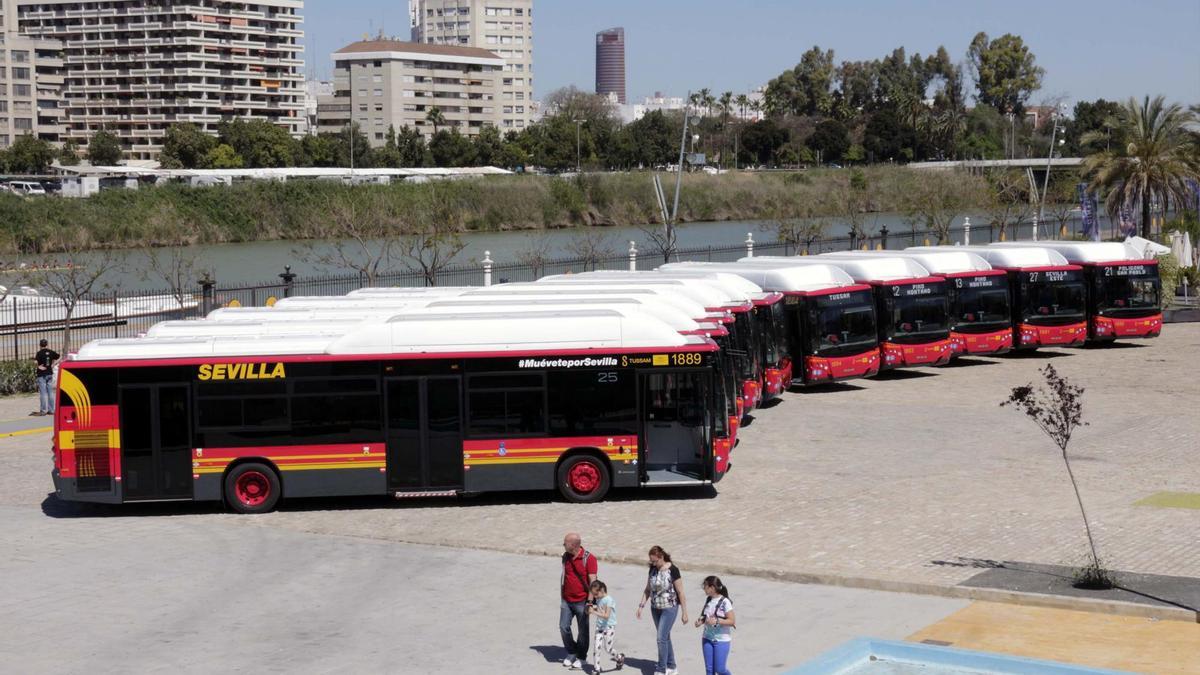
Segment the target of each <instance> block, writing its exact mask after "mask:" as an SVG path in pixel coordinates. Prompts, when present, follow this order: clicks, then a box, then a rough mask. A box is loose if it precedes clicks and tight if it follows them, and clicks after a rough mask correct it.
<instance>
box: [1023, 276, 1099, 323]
mask: <svg viewBox="0 0 1200 675" xmlns="http://www.w3.org/2000/svg"><path fill="white" fill-rule="evenodd" d="M1022 274H1023V275H1024V276H1025V280H1024V281H1023V282H1022V284H1021V285H1022V289H1021V291H1022V293H1021V295H1022V296H1023V297H1024V298H1025V303H1024V304H1025V306H1024V307H1023V308H1022V312H1021V316H1022V320H1024V321H1026V322H1028V323H1032V324H1043V325H1061V324H1066V323H1074V322H1078V321H1083V320H1084V310H1085V307H1086V301H1085V295H1084V285H1083V272H1082V271H1080V270H1064V271H1051V272H1023V273H1022Z"/></svg>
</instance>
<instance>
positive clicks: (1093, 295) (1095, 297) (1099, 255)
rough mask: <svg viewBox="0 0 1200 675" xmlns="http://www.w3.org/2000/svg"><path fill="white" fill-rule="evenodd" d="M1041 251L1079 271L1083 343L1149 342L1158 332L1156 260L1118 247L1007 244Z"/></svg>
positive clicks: (1108, 244) (1159, 298)
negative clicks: (1084, 300)
mask: <svg viewBox="0 0 1200 675" xmlns="http://www.w3.org/2000/svg"><path fill="white" fill-rule="evenodd" d="M1011 243H1013V244H1018V245H1021V246H1034V247H1037V248H1046V249H1050V250H1052V251H1055V252H1057V253H1059V254H1061V255H1062V256H1063V257H1064V258H1066V259H1067V262H1069V263H1071V264H1073V265H1079V266H1080V267H1081V268H1083V278H1084V284H1085V288H1086V289H1087V311H1088V340H1090V341H1093V342H1111V341H1113V340H1118V339H1128V338H1154V337H1158V336H1159V334H1161V333H1162V324H1163V322H1162V280H1161V279H1160V278H1159V274H1158V261H1157V260H1147V259H1143V258H1139V257H1137V256H1136V255H1134V253H1133V252H1132V251H1130V250H1129V247H1127V246H1125V244H1122V243H1121V242H1099V241H1096V242H1092V241H1035V242H1011Z"/></svg>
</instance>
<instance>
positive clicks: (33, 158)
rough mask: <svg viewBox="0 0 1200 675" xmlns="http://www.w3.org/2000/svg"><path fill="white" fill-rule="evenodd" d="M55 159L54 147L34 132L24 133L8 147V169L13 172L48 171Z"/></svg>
mask: <svg viewBox="0 0 1200 675" xmlns="http://www.w3.org/2000/svg"><path fill="white" fill-rule="evenodd" d="M53 161H54V147H53V146H51V145H50V144H49V143H47V142H46V141H43V140H42V139H40V138H38V137H37V136H34V135H33V134H22V135H20V136H18V137H17V140H15V141H13V144H12V146H11V147H9V149H8V162H7V164H8V170H9V171H11V172H13V173H46V171H48V170H49V169H50V163H51V162H53Z"/></svg>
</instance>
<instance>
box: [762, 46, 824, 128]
mask: <svg viewBox="0 0 1200 675" xmlns="http://www.w3.org/2000/svg"><path fill="white" fill-rule="evenodd" d="M834 74H835V71H834V65H833V50H832V49H830V50H826V51H822V50H821V48H820V47H817V46H814V47H813V48H812V49H809V50H808V51H806V52H804V54H803V56H801V57H800V63H797V64H796V65H795V66H794V67H793V68H792V69H791V70H785V71H784V72H783V73H781V74H780V75H779V76H778V77H776V78H775V79H773V80H771V81H770V82H768V83H767V89H766V92H765V93H764V100H765V101H766V107H767V113H768V114H770V115H772V116H779V115H815V114H818V113H819V114H828V113H829V111H830V110H831V109H832V106H833V96H832V94H831V92H830V88H831V87H832V85H833V79H834Z"/></svg>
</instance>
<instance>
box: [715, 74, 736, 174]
mask: <svg viewBox="0 0 1200 675" xmlns="http://www.w3.org/2000/svg"><path fill="white" fill-rule="evenodd" d="M718 101H719V103H720V106H721V164H722V166H724V164H725V149H726V146H728V145H729V111H730V110H732V109H733V92H732V91H727V92H725V93H723V94H721V98H720V99H718Z"/></svg>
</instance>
